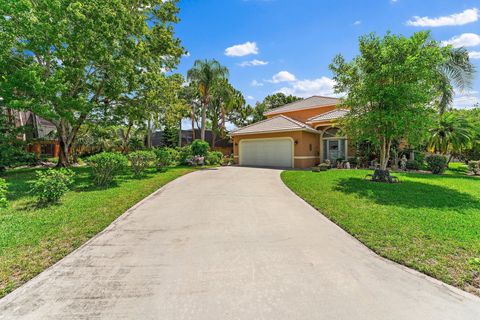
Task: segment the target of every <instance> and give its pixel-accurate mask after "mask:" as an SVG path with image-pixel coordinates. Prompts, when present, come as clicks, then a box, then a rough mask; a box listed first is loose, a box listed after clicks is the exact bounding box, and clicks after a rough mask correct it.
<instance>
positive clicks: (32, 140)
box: [9, 110, 60, 157]
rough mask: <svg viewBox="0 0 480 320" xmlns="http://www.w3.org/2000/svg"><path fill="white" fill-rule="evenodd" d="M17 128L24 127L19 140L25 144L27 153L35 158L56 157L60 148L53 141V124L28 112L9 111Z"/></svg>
mask: <svg viewBox="0 0 480 320" xmlns="http://www.w3.org/2000/svg"><path fill="white" fill-rule="evenodd" d="M9 113H10V114H11V115H12V116H13V118H14V121H15V125H16V126H17V127H26V129H27V130H25V133H24V134H22V135H21V136H19V139H21V140H23V141H25V142H27V145H28V151H29V152H33V153H35V154H36V155H37V156H39V157H40V156H46V157H58V153H59V150H60V146H59V143H58V141H57V140H56V139H55V132H56V127H55V125H54V124H53V123H51V122H49V121H47V120H45V119H43V118H41V117H39V116H37V115H35V114H34V113H32V112H30V111H17V110H9Z"/></svg>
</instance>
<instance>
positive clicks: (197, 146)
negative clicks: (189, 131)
mask: <svg viewBox="0 0 480 320" xmlns="http://www.w3.org/2000/svg"><path fill="white" fill-rule="evenodd" d="M190 147H191V149H192V155H193V156H201V157H206V156H207V153H208V149H210V145H209V144H208V142H206V141H203V140H198V139H197V140H195V141H193V142H192V144H191V146H190Z"/></svg>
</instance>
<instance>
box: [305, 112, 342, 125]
mask: <svg viewBox="0 0 480 320" xmlns="http://www.w3.org/2000/svg"><path fill="white" fill-rule="evenodd" d="M348 112H349V111H348V110H347V109H336V110H332V111H329V112H325V113H322V114H320V115H318V116H315V117H311V118H310V119H308V120H307V123H313V122H322V121H328V120H336V119H340V118H343V117H345V116H346V115H347V113H348Z"/></svg>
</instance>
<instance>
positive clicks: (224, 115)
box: [208, 80, 245, 147]
mask: <svg viewBox="0 0 480 320" xmlns="http://www.w3.org/2000/svg"><path fill="white" fill-rule="evenodd" d="M244 105H245V98H244V97H243V95H242V93H241V92H240V91H238V90H236V89H235V88H234V87H233V86H232V85H231V84H230V83H229V82H228V81H227V80H222V81H217V82H216V84H215V85H214V86H213V88H212V99H211V103H210V108H209V110H208V111H209V112H208V118H209V120H210V122H211V124H212V147H215V142H216V139H217V137H218V136H220V137H221V138H224V137H225V136H226V123H227V119H228V116H229V114H231V113H232V111H234V110H237V109H238V108H241V107H242V106H244Z"/></svg>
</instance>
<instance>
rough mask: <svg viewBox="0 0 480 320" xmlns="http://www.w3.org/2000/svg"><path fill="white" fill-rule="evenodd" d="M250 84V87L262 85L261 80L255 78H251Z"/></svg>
mask: <svg viewBox="0 0 480 320" xmlns="http://www.w3.org/2000/svg"><path fill="white" fill-rule="evenodd" d="M250 85H251V86H252V87H263V83H262V82H258V81H257V80H253V81H252V82H251V83H250Z"/></svg>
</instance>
